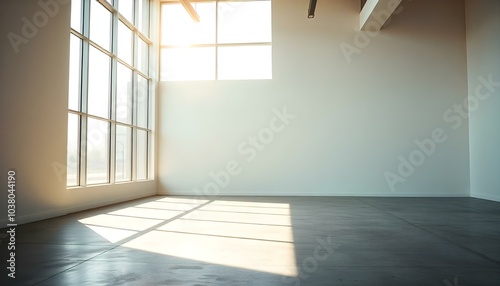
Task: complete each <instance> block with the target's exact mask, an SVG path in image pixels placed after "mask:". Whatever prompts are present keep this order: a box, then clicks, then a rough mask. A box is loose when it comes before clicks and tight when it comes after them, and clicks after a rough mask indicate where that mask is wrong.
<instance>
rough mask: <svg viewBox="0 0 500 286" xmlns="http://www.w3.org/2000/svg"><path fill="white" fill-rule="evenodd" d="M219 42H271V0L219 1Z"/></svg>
mask: <svg viewBox="0 0 500 286" xmlns="http://www.w3.org/2000/svg"><path fill="white" fill-rule="evenodd" d="M218 24H219V25H218V29H219V31H218V35H217V37H218V42H219V43H251V42H255V43H257V42H271V30H272V29H271V27H272V26H271V1H251V2H219V15H218Z"/></svg>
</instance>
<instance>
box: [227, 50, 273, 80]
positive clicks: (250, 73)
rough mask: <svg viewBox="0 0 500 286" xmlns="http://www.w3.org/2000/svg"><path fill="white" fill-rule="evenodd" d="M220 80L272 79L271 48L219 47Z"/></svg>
mask: <svg viewBox="0 0 500 286" xmlns="http://www.w3.org/2000/svg"><path fill="white" fill-rule="evenodd" d="M218 59H219V67H218V71H219V79H271V78H272V47H271V46H233V47H219V57H218Z"/></svg>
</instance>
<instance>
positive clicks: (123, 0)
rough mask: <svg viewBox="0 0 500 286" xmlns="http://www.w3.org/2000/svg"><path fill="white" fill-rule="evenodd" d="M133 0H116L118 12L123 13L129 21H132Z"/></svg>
mask: <svg viewBox="0 0 500 286" xmlns="http://www.w3.org/2000/svg"><path fill="white" fill-rule="evenodd" d="M133 11H134V0H118V12H120V14H122V15H123V17H125V18H126V19H127V20H128V21H129V22H130V23H134V21H133V18H132V17H133Z"/></svg>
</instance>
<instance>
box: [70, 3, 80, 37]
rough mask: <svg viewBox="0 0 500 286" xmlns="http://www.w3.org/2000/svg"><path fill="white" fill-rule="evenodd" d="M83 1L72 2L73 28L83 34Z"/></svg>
mask: <svg viewBox="0 0 500 286" xmlns="http://www.w3.org/2000/svg"><path fill="white" fill-rule="evenodd" d="M81 19H82V0H72V1H71V28H73V29H75V30H76V31H78V32H80V33H81V32H82V20H81Z"/></svg>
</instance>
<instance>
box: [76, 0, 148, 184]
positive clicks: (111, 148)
mask: <svg viewBox="0 0 500 286" xmlns="http://www.w3.org/2000/svg"><path fill="white" fill-rule="evenodd" d="M114 2H115V6H116V4H118V3H117V2H118V0H115V1H114ZM80 3H81V4H80V5H81V6H80V7H78V8H80V9H81V11H80V18H81V19H80V23H79V26H80V27H78V29H79V30H81V32H79V31H78V30H75V29H74V28H73V27H71V29H70V35H73V36H76V37H77V38H78V39H79V40H80V53H79V62H80V67H79V68H80V75H79V88H78V90H79V92H78V110H75V109H71V108H69V107H68V114H73V115H77V116H78V122H79V130H78V132H77V133H78V136H77V137H78V138H77V141H78V147H77V148H76V152H77V153H78V154H79V155H78V158H69V156H70V155H69V154H70V152H69V150H68V161H69V160H70V159H71V160H76V161H78V163H77V166H78V169H77V170H76V173H77V176H76V184H68V187H85V186H87V185H93V184H88V183H87V182H88V181H89V180H88V178H87V175H88V173H87V171H88V168H87V163H88V156H87V155H88V150H87V148H88V144H87V142H88V141H87V139H89V138H87V137H88V136H89V132H90V131H89V130H88V123H87V122H88V120H89V119H90V120H98V121H99V122H101V123H105V124H106V125H107V126H108V128H109V129H108V130H109V131H108V134H107V138H106V139H105V140H107V142H109V144H108V145H107V150H106V152H107V162H105V163H106V164H107V166H108V168H107V170H106V172H107V174H106V176H107V180H106V181H103V182H99V183H97V184H114V183H115V182H116V179H115V178H116V170H115V166H116V164H117V162H116V136H117V134H116V129H117V128H116V126H117V125H118V126H124V127H127V128H130V130H131V131H132V134H131V136H130V137H131V138H130V140H131V142H129V143H130V146H131V147H132V148H133V149H132V150H130V151H131V154H132V157H131V158H130V165H129V166H127V167H129V168H130V179H128V180H120V182H127V181H128V182H130V181H138V180H144V179H146V180H147V179H149V178H150V177H151V174H150V160H151V158H150V156H151V149H152V144H151V142H150V141H151V132H152V130H151V128H150V127H151V122H150V121H151V118H150V116H151V107H150V106H151V105H150V96H151V92H150V84H151V77H150V76H148V75H147V74H145V73H144V72H143V71H141V70H139V69H138V66H139V64H138V60H137V59H138V57H139V55H138V53H137V46H138V41H139V40H142V41H144V42H145V43H146V44H147V49H146V53H147V56H146V58H149V51H150V50H151V45H152V41H151V40H150V39H149V38H148V37H147V36H146V35H144V34H143V33H142V32H141V31H139V29H137V28H136V27H135V26H134V25H133V24H132V23H131V22H130V21H129V20H128V19H126V18H125V17H123V16H122V15H121V14H120V13H119V12H118V9H117V8H115V7H114V6H113V5H112V4H111V3H108V2H107V1H104V0H93V1H92V3H90V1H81V2H80ZM90 5H102V6H103V7H104V8H105V9H107V10H108V11H109V12H110V13H111V19H112V23H111V31H110V33H111V39H110V40H111V45H110V49H109V51H108V50H106V49H104V48H103V47H101V46H100V45H99V44H98V43H96V42H94V41H92V40H91V39H90V35H89V34H90V17H91V16H90ZM138 5H139V1H134V9H133V14H132V18H133V21H136V22H138V21H139V18H138V16H136V15H135V14H137V13H136V11H138V8H139V7H138ZM147 7H148V11H149V9H150V8H149V7H150V4H149V3H148V5H147ZM72 8H73V7H72ZM147 17H149V12H148V16H147ZM118 21H122V23H123V24H125V25H126V27H127V28H128V29H130V31H131V32H132V36H133V37H132V42H131V43H130V44H131V53H132V61H131V63H130V64H129V63H127V62H126V61H124V60H122V59H121V58H119V57H118V56H117V54H118V52H117V49H118V47H117V42H118V29H117V27H118ZM148 31H149V28H148ZM90 47H92V48H96V49H97V51H98V52H102V53H103V54H104V55H105V56H107V57H109V59H110V75H109V78H108V81H109V84H110V86H111V88H110V89H108V91H107V92H108V95H109V99H108V102H109V112H108V114H109V118H106V117H102V116H96V115H93V114H89V113H88V90H89V89H88V85H89V50H90ZM147 61H148V62H149V60H147ZM118 63H120V64H122V65H123V66H125V67H126V68H128V69H130V71H131V72H132V78H131V88H130V91H129V92H131V100H130V102H128V104H130V110H131V123H126V122H120V121H117V114H116V111H117V65H118ZM148 66H149V63H148ZM146 70H149V67H148V68H147V69H146ZM138 77H142V78H144V80H145V81H146V86H145V87H140V86H137V82H138ZM140 88H144V89H145V94H146V96H145V99H143V100H145V105H146V106H147V108H146V109H147V110H146V125H145V127H143V126H138V125H137V119H136V118H137V114H136V112H137V111H136V108H137V101H136V100H137V98H138V95H139V89H140ZM68 128H69V127H68ZM92 131H93V130H92ZM139 132H142V133H145V134H146V142H147V145H146V146H147V149H145V150H142V152H145V157H144V158H141V160H143V161H144V160H145V161H146V170H145V172H146V176H145V177H144V178H141V179H137V177H136V174H137V166H136V164H137V161H138V160H139V158H137V157H136V156H137V150H136V148H137V146H136V145H137V144H136V140H137V134H138V133H139ZM90 139H91V138H90ZM68 166H69V165H68ZM68 176H69V170H68ZM68 181H69V179H68ZM72 181H73V180H72Z"/></svg>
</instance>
